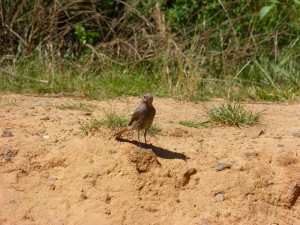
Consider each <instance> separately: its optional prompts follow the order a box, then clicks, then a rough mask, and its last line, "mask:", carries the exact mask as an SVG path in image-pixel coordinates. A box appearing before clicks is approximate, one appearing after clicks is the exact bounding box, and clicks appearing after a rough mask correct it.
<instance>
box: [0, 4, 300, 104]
mask: <svg viewBox="0 0 300 225" xmlns="http://www.w3.org/2000/svg"><path fill="white" fill-rule="evenodd" d="M3 5H4V7H1V8H0V15H2V17H1V18H4V20H3V22H2V23H0V30H2V31H3V32H0V50H1V51H0V65H1V66H0V91H2V92H7V91H9V92H33V93H67V94H71V95H75V96H84V97H89V98H106V97H116V96H121V95H140V93H141V92H145V91H152V92H154V93H155V94H156V95H158V96H170V97H176V98H181V99H189V100H206V99H209V98H210V97H223V98H228V99H235V100H239V99H246V98H251V99H254V100H290V99H294V98H295V97H296V96H297V95H298V93H299V81H300V68H299V67H300V63H299V61H300V55H299V52H300V51H299V50H300V44H299V43H300V42H299V40H300V38H299V37H300V36H299V35H300V32H299V29H297V27H299V25H300V21H299V18H300V15H299V12H300V10H299V6H298V4H297V3H296V1H295V3H292V2H282V3H272V5H271V6H269V5H265V3H262V2H251V1H250V2H249V1H235V2H225V1H224V2H223V1H218V0H213V1H210V2H207V1H201V0H197V1H190V2H188V1H175V2H172V3H168V4H167V3H159V1H146V2H144V1H119V0H115V1H107V2H105V1H104V2H103V1H91V0H76V1H73V2H69V3H67V2H60V1H54V2H51V1H50V2H47V3H46V2H41V1H28V2H27V4H19V3H18V2H16V3H14V2H13V1H10V0H4V2H3ZM74 9H76V10H74ZM49 12H52V13H49ZM4 15H6V16H4Z"/></svg>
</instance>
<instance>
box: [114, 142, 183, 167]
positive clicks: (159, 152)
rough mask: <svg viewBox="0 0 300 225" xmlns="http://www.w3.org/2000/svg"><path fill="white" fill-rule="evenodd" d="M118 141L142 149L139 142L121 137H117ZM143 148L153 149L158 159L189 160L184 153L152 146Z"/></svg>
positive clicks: (148, 145)
mask: <svg viewBox="0 0 300 225" xmlns="http://www.w3.org/2000/svg"><path fill="white" fill-rule="evenodd" d="M116 140H118V141H120V142H128V143H131V144H134V145H136V146H138V147H140V145H139V142H138V141H134V140H132V141H131V140H127V139H124V138H121V137H117V138H116ZM141 148H144V149H151V150H152V151H153V152H154V154H155V155H156V156H157V157H160V158H163V159H182V160H184V161H186V160H187V158H188V157H187V156H186V155H185V154H183V153H177V152H172V151H170V150H168V149H165V148H161V147H157V146H155V145H152V144H145V143H141Z"/></svg>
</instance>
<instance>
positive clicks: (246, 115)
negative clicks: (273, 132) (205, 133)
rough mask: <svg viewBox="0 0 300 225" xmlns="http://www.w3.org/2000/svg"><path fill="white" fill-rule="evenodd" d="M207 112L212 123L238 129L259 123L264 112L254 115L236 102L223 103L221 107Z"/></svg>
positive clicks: (212, 108) (206, 110)
mask: <svg viewBox="0 0 300 225" xmlns="http://www.w3.org/2000/svg"><path fill="white" fill-rule="evenodd" d="M205 112H206V116H207V117H208V119H209V121H210V122H215V123H220V124H224V125H229V126H237V127H239V126H248V125H253V124H257V123H259V122H260V119H261V114H262V112H259V113H253V112H252V111H251V110H246V109H245V108H244V107H243V106H242V105H240V104H237V103H235V102H233V103H229V102H227V103H223V104H222V105H220V106H214V107H211V108H209V109H205Z"/></svg>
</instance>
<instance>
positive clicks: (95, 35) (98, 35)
mask: <svg viewBox="0 0 300 225" xmlns="http://www.w3.org/2000/svg"><path fill="white" fill-rule="evenodd" d="M88 35H89V36H90V37H100V34H99V33H98V32H88Z"/></svg>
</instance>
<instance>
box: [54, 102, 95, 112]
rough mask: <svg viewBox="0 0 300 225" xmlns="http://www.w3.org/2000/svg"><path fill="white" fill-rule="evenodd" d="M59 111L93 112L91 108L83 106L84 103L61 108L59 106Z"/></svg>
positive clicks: (63, 105) (66, 105) (62, 105)
mask: <svg viewBox="0 0 300 225" xmlns="http://www.w3.org/2000/svg"><path fill="white" fill-rule="evenodd" d="M57 108H58V109H61V110H67V109H73V110H84V111H91V109H90V107H88V106H87V105H85V104H83V103H81V102H80V103H78V104H76V103H74V104H69V103H68V104H61V105H59V106H57Z"/></svg>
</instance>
